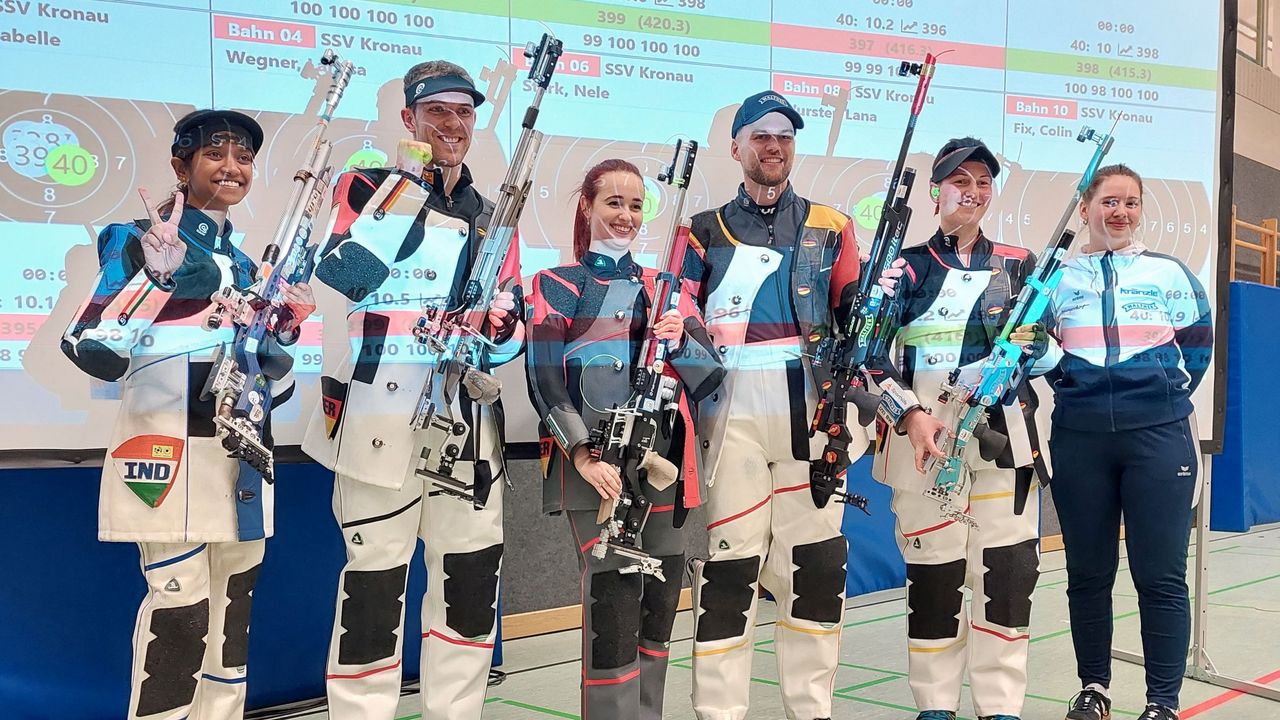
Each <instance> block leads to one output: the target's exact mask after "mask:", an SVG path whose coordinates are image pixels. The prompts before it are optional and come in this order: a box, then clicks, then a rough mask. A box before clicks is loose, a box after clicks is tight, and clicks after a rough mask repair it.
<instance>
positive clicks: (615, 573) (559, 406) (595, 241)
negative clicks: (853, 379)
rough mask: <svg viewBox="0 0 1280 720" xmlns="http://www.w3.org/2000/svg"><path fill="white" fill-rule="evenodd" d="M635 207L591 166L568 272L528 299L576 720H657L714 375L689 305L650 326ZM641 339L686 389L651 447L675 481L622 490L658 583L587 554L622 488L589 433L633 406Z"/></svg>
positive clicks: (624, 564) (629, 187)
mask: <svg viewBox="0 0 1280 720" xmlns="http://www.w3.org/2000/svg"><path fill="white" fill-rule="evenodd" d="M643 205H644V178H643V177H641V175H640V171H639V170H637V169H636V167H635V166H634V165H632V164H631V163H629V162H626V161H625V160H606V161H604V162H602V163H600V164H599V165H596V166H595V167H593V168H592V169H591V170H590V171H589V172H588V173H587V175H586V177H585V178H584V179H583V182H582V186H581V189H580V197H579V199H578V203H577V212H576V214H575V216H574V227H573V247H574V256H575V258H576V260H577V262H575V263H573V264H571V265H562V266H560V267H556V268H552V269H550V270H544V271H542V272H539V273H538V274H537V275H535V276H534V278H533V291H532V293H531V294H530V296H529V312H530V319H529V322H528V323H527V326H528V358H529V360H528V363H529V366H528V378H529V390H530V395H531V397H532V399H533V404H534V407H535V408H537V410H538V414H539V416H540V417H541V419H542V422H541V427H540V431H541V433H540V434H541V436H542V442H541V446H542V462H543V468H544V472H545V474H546V483H545V484H544V486H543V502H542V506H543V511H544V512H546V513H548V514H552V515H557V514H560V513H564V514H566V515H568V517H569V526H570V529H571V531H572V533H573V544H574V548H575V550H576V551H577V553H578V566H579V568H580V569H581V571H582V666H583V671H582V717H583V719H584V720H597V719H599V720H603V719H605V718H608V719H609V720H628V719H637V720H638V719H641V718H643V719H645V720H658V719H660V718H661V717H662V698H663V687H664V685H665V680H666V669H667V654H668V652H667V645H668V643H669V642H670V640H671V627H672V623H673V622H674V620H675V613H676V604H677V602H678V601H679V597H680V578H681V577H682V574H683V571H684V545H685V543H684V536H683V533H681V532H680V528H681V527H682V526H683V524H684V519H685V516H686V515H687V513H688V512H689V510H690V509H692V508H694V507H696V506H697V505H698V504H700V502H701V498H702V492H701V484H700V483H701V481H700V479H699V477H698V473H697V465H698V452H697V448H696V446H695V444H694V440H693V422H692V419H691V416H690V407H691V406H692V404H693V403H696V402H697V401H699V400H701V399H702V398H703V397H705V396H707V395H709V394H710V393H711V392H712V391H713V390H714V389H715V388H716V387H717V386H718V385H719V384H720V379H721V377H722V376H723V373H724V370H723V368H722V367H721V366H720V364H719V360H718V356H717V353H716V352H715V351H714V348H713V346H712V344H711V338H710V337H709V336H708V335H707V331H706V328H705V327H704V326H703V325H702V322H701V320H699V319H698V317H697V313H696V311H695V310H694V309H693V306H692V302H691V301H690V300H688V299H687V297H681V302H680V307H679V309H677V310H671V311H669V312H667V313H665V314H663V315H662V316H661V317H660V319H659V320H658V321H657V322H656V323H655V324H654V326H653V327H652V328H649V327H647V325H648V312H649V307H650V303H651V299H652V297H653V293H654V278H655V273H654V271H653V270H651V269H648V268H643V267H641V266H640V265H639V264H638V263H637V262H636V261H635V259H634V258H633V257H632V256H631V252H630V251H631V246H632V244H633V242H634V241H635V238H636V235H637V234H638V233H639V231H640V225H641V223H642V221H643V214H642V212H641V209H642V207H643ZM678 220H679V218H676V221H678ZM649 333H652V335H653V336H654V337H656V338H659V339H663V340H667V341H668V342H669V343H670V345H669V347H670V348H671V350H672V354H671V355H670V356H669V360H670V363H669V364H668V365H667V372H670V373H673V374H678V375H679V378H680V380H681V383H682V385H683V387H684V392H682V393H681V397H680V400H679V411H678V412H677V413H674V417H673V418H671V420H672V422H671V424H670V426H669V427H670V428H671V432H670V433H669V435H668V434H667V433H660V437H659V438H658V440H657V443H656V446H655V448H654V451H653V452H654V453H656V454H657V455H659V456H661V457H662V458H666V461H669V463H670V464H671V465H675V466H678V467H677V469H676V470H675V474H676V476H677V477H678V479H677V480H676V482H673V483H671V484H669V485H668V484H666V483H664V482H660V481H658V479H657V475H658V473H657V472H656V471H647V470H639V471H638V472H637V473H636V474H637V477H628V478H627V480H628V481H629V486H630V487H631V489H632V490H633V492H638V493H641V494H643V495H644V496H645V497H646V498H647V499H648V500H649V501H650V502H651V503H652V510H651V511H650V516H649V521H648V523H647V525H646V526H645V528H644V531H643V533H642V535H641V537H640V538H639V547H640V549H642V550H643V551H644V552H645V553H647V554H648V555H649V556H651V557H653V558H654V559H656V560H658V561H660V563H661V572H662V576H661V577H659V576H656V575H653V574H642V573H640V572H637V567H636V566H635V563H634V561H632V560H631V559H629V558H628V557H625V556H623V555H619V554H618V553H616V552H614V551H613V550H611V549H610V550H609V551H608V552H605V553H603V554H599V553H593V550H599V548H597V547H596V545H597V544H598V543H599V542H600V541H601V540H600V534H601V530H602V528H603V525H602V521H603V518H601V517H600V516H599V515H598V514H597V511H598V509H599V508H600V507H601V502H602V500H604V501H609V500H616V499H617V498H618V497H619V494H620V493H621V491H622V489H623V478H622V476H621V475H620V474H619V469H618V468H616V467H614V466H612V465H610V464H608V463H606V462H602V461H601V460H599V459H598V455H599V448H596V447H593V444H592V441H591V438H590V434H591V431H592V430H594V429H596V428H598V427H599V426H600V423H601V421H603V420H605V418H606V417H607V416H608V411H609V410H610V409H612V408H614V407H615V406H622V405H625V404H626V403H627V402H628V401H629V400H630V399H631V397H632V387H631V380H632V378H633V376H634V372H633V370H634V368H636V367H637V366H638V365H639V364H640V363H641V362H643V359H641V358H640V357H639V353H640V349H641V345H642V343H643V341H644V339H645V337H646V336H647V335H649ZM650 454H653V453H650ZM669 479H670V478H668V480H669ZM637 636H638V640H637Z"/></svg>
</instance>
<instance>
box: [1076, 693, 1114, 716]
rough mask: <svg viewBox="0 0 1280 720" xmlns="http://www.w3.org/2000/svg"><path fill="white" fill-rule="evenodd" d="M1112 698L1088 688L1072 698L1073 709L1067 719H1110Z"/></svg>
mask: <svg viewBox="0 0 1280 720" xmlns="http://www.w3.org/2000/svg"><path fill="white" fill-rule="evenodd" d="M1110 718H1111V698H1109V697H1107V696H1106V695H1103V694H1102V693H1100V692H1098V691H1097V690H1090V689H1088V688H1086V689H1084V690H1081V691H1080V692H1078V693H1076V696H1075V697H1073V698H1071V709H1070V710H1068V711H1067V716H1066V718H1065V720H1110Z"/></svg>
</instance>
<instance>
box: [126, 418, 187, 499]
mask: <svg viewBox="0 0 1280 720" xmlns="http://www.w3.org/2000/svg"><path fill="white" fill-rule="evenodd" d="M182 448H183V441H182V440H180V439H178V438H176V437H170V436H168V435H138V436H136V437H131V438H129V439H128V440H125V441H124V442H122V443H120V446H119V447H117V448H116V449H115V450H112V451H111V459H112V461H113V462H115V464H116V470H117V471H118V472H119V473H120V476H121V477H122V478H123V479H124V484H125V485H126V486H128V488H129V489H130V490H132V491H133V494H134V495H137V496H138V499H140V500H142V502H144V503H146V504H147V506H148V507H153V508H157V507H160V503H162V502H164V499H165V497H167V496H168V495H169V490H171V489H172V488H173V481H174V479H175V478H177V476H178V466H179V465H180V464H181V463H182Z"/></svg>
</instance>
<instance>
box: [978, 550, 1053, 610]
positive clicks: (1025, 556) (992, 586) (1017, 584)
mask: <svg viewBox="0 0 1280 720" xmlns="http://www.w3.org/2000/svg"><path fill="white" fill-rule="evenodd" d="M1038 543H1039V541H1038V540H1036V539H1035V538H1032V539H1030V540H1023V541H1022V542H1020V543H1017V544H1016V545H1007V546H1005V547H995V548H985V549H984V550H983V551H982V564H983V565H985V566H986V568H985V570H984V571H983V576H982V587H983V588H984V591H985V594H986V596H987V602H986V606H985V608H986V609H985V614H986V620H987V622H989V623H992V624H993V625H1000V626H1002V627H1007V628H1021V627H1026V626H1028V625H1030V624H1031V593H1033V592H1034V591H1035V589H1036V581H1037V580H1038V579H1040V555H1039V553H1038V552H1037V544H1038Z"/></svg>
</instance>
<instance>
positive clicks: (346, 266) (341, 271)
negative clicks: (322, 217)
mask: <svg viewBox="0 0 1280 720" xmlns="http://www.w3.org/2000/svg"><path fill="white" fill-rule="evenodd" d="M338 247H339V250H338V252H335V253H330V254H328V255H326V256H325V257H324V258H323V259H322V260H321V261H320V262H319V264H317V265H316V270H315V275H316V277H317V278H319V279H320V280H321V281H322V282H323V283H324V284H325V285H328V286H329V287H331V288H333V289H334V290H337V291H338V292H340V293H342V294H343V295H346V296H347V297H348V298H350V299H351V301H352V302H360V301H361V300H363V299H364V298H365V296H366V295H368V294H369V293H371V292H373V291H374V290H377V289H378V288H379V287H381V286H382V283H383V282H385V281H386V279H387V276H388V275H390V274H391V269H390V268H388V267H387V266H386V265H385V264H384V263H383V262H382V260H380V259H378V256H377V255H374V254H373V253H372V252H369V250H368V249H367V248H365V247H364V246H362V245H360V244H359V243H354V242H350V241H348V242H344V243H342V244H341V245H339V246H338Z"/></svg>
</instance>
